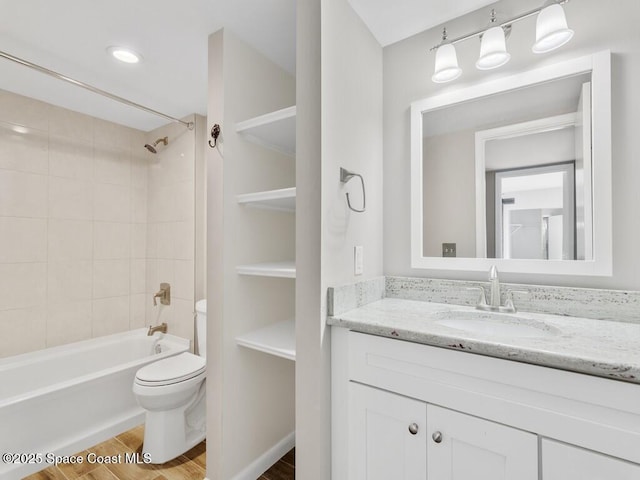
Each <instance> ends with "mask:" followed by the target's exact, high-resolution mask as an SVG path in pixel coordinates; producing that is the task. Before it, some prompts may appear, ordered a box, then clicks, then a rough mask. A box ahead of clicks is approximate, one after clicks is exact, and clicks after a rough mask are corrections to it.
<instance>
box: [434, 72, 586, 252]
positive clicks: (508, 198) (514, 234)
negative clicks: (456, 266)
mask: <svg viewBox="0 0 640 480" xmlns="http://www.w3.org/2000/svg"><path fill="white" fill-rule="evenodd" d="M591 115H592V112H591V72H588V73H581V74H577V75H571V76H567V77H563V78H560V79H555V80H553V81H548V82H543V83H540V84H536V85H533V86H528V87H525V88H520V89H517V90H512V91H507V92H503V93H498V94H495V95H490V96H485V97H481V98H477V99H474V100H471V101H467V102H461V103H458V104H454V105H450V106H446V107H445V108H440V109H434V110H429V111H425V112H423V113H422V136H423V138H422V162H423V164H422V175H423V178H422V182H423V185H422V191H423V196H422V200H423V205H422V212H423V221H422V228H423V235H422V239H423V246H422V247H423V248H422V254H423V256H424V257H438V256H442V251H443V244H444V243H447V244H449V243H455V244H456V251H457V256H458V257H470V258H501V259H528V260H591V259H592V258H593V205H592V198H593V194H592V171H593V165H592V155H591V140H592V138H591Z"/></svg>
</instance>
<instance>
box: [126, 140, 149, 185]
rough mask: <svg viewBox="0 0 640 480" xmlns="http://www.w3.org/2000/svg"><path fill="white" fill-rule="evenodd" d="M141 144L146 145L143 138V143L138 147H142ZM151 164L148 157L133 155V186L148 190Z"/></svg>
mask: <svg viewBox="0 0 640 480" xmlns="http://www.w3.org/2000/svg"><path fill="white" fill-rule="evenodd" d="M140 145H144V140H142V143H140V144H138V147H140ZM149 164H150V161H149V160H148V159H146V158H141V157H138V156H136V155H133V157H132V158H131V186H132V187H137V188H143V189H144V190H145V192H146V189H147V183H148V178H149Z"/></svg>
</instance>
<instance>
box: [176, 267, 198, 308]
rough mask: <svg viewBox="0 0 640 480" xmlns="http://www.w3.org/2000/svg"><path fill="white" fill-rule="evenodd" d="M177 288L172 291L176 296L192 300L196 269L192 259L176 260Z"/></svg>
mask: <svg viewBox="0 0 640 480" xmlns="http://www.w3.org/2000/svg"><path fill="white" fill-rule="evenodd" d="M173 281H174V283H175V289H174V290H173V291H172V292H171V293H172V294H173V295H174V296H175V297H176V298H181V299H183V300H190V299H193V298H194V295H195V292H194V289H195V286H194V282H195V279H194V270H193V261H192V260H174V280H173Z"/></svg>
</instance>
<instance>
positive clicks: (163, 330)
mask: <svg viewBox="0 0 640 480" xmlns="http://www.w3.org/2000/svg"><path fill="white" fill-rule="evenodd" d="M156 332H161V333H167V324H166V323H164V322H163V323H161V324H160V325H157V326H155V327H149V331H148V332H147V335H149V336H151V335H153V334H154V333H156Z"/></svg>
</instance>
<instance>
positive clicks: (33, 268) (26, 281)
mask: <svg viewBox="0 0 640 480" xmlns="http://www.w3.org/2000/svg"><path fill="white" fill-rule="evenodd" d="M46 295H47V264H46V263H44V262H42V263H2V264H0V311H1V310H12V309H19V308H28V307H35V306H44V305H45V302H46ZM3 335H5V333H4V332H2V335H0V336H3Z"/></svg>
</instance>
